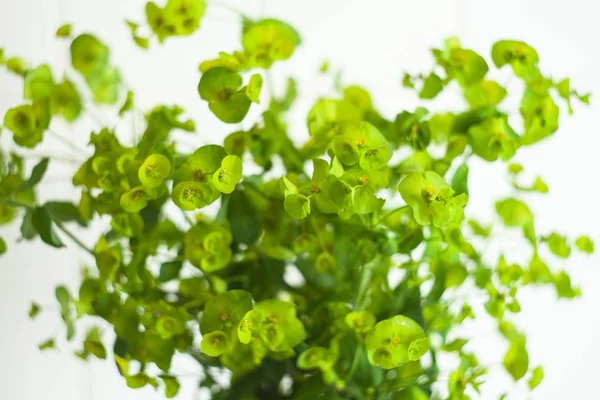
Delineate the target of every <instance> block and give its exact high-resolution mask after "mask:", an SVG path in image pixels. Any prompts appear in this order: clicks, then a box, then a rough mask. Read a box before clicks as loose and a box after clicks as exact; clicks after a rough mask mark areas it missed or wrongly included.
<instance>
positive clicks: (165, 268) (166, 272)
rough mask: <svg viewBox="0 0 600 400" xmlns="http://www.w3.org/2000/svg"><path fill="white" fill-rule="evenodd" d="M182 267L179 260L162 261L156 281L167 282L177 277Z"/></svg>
mask: <svg viewBox="0 0 600 400" xmlns="http://www.w3.org/2000/svg"><path fill="white" fill-rule="evenodd" d="M182 267H183V264H182V263H181V262H180V261H170V262H166V263H162V264H161V265H160V272H159V274H158V282H161V283H163V282H168V281H170V280H172V279H175V278H177V277H178V276H179V271H181V268H182Z"/></svg>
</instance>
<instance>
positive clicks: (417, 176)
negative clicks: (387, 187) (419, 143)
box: [398, 171, 468, 228]
mask: <svg viewBox="0 0 600 400" xmlns="http://www.w3.org/2000/svg"><path fill="white" fill-rule="evenodd" d="M398 189H399V191H400V195H401V196H402V198H403V199H404V201H406V203H407V204H408V205H409V206H410V207H411V208H412V209H413V213H414V217H415V220H416V221H417V222H418V223H419V224H421V225H431V224H433V225H434V226H436V227H438V228H439V227H443V226H444V225H446V224H448V223H449V222H450V221H452V220H453V219H454V218H455V216H456V215H457V213H459V211H460V210H462V207H463V206H464V205H465V204H466V203H467V199H468V196H467V195H466V194H460V195H458V196H453V195H454V190H452V188H451V187H450V186H449V185H448V184H447V183H446V181H445V180H444V179H443V178H442V177H441V176H439V175H438V174H436V173H435V172H433V171H426V172H424V173H421V172H411V173H410V174H408V175H407V176H406V177H405V178H404V179H403V180H402V182H400V186H399V188H398Z"/></svg>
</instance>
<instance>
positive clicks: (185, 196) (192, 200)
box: [171, 181, 219, 211]
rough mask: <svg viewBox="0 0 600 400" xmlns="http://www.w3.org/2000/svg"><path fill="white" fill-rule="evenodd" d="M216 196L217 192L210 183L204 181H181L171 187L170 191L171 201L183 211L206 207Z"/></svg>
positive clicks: (217, 195) (217, 196)
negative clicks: (171, 190)
mask: <svg viewBox="0 0 600 400" xmlns="http://www.w3.org/2000/svg"><path fill="white" fill-rule="evenodd" d="M218 198H219V192H218V191H217V190H216V189H215V188H214V187H213V186H212V185H210V184H208V183H204V182H194V181H185V182H181V183H178V184H177V185H176V186H175V187H174V188H173V192H172V193H171V199H172V200H173V203H175V205H176V206H177V207H179V208H181V209H182V210H185V211H194V210H197V209H198V208H203V207H206V206H207V205H209V204H211V203H213V202H214V201H216V200H217V199H218Z"/></svg>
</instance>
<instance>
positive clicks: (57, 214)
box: [44, 201, 87, 227]
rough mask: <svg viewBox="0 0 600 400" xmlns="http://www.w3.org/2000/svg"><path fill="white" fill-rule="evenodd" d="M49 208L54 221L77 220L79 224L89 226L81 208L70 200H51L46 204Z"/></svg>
mask: <svg viewBox="0 0 600 400" xmlns="http://www.w3.org/2000/svg"><path fill="white" fill-rule="evenodd" d="M44 207H46V208H47V209H48V212H49V213H50V216H51V217H52V220H53V221H60V222H77V223H78V224H79V226H83V227H85V226H87V222H86V221H85V220H84V219H83V217H82V216H81V213H80V212H79V208H78V207H77V206H76V205H75V204H73V203H70V202H68V201H50V202H48V203H46V204H44Z"/></svg>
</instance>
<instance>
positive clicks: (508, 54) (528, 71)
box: [492, 40, 539, 78]
mask: <svg viewBox="0 0 600 400" xmlns="http://www.w3.org/2000/svg"><path fill="white" fill-rule="evenodd" d="M492 60H493V61H494V64H496V66H497V67H498V68H501V67H503V66H504V65H506V64H510V65H511V67H512V69H513V71H514V73H515V75H517V76H520V77H523V78H528V77H531V76H535V75H537V72H538V71H537V63H538V61H539V57H538V54H537V51H535V49H534V48H533V47H531V46H529V45H528V44H527V43H524V42H519V41H516V40H500V41H499V42H496V43H494V45H493V47H492Z"/></svg>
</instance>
